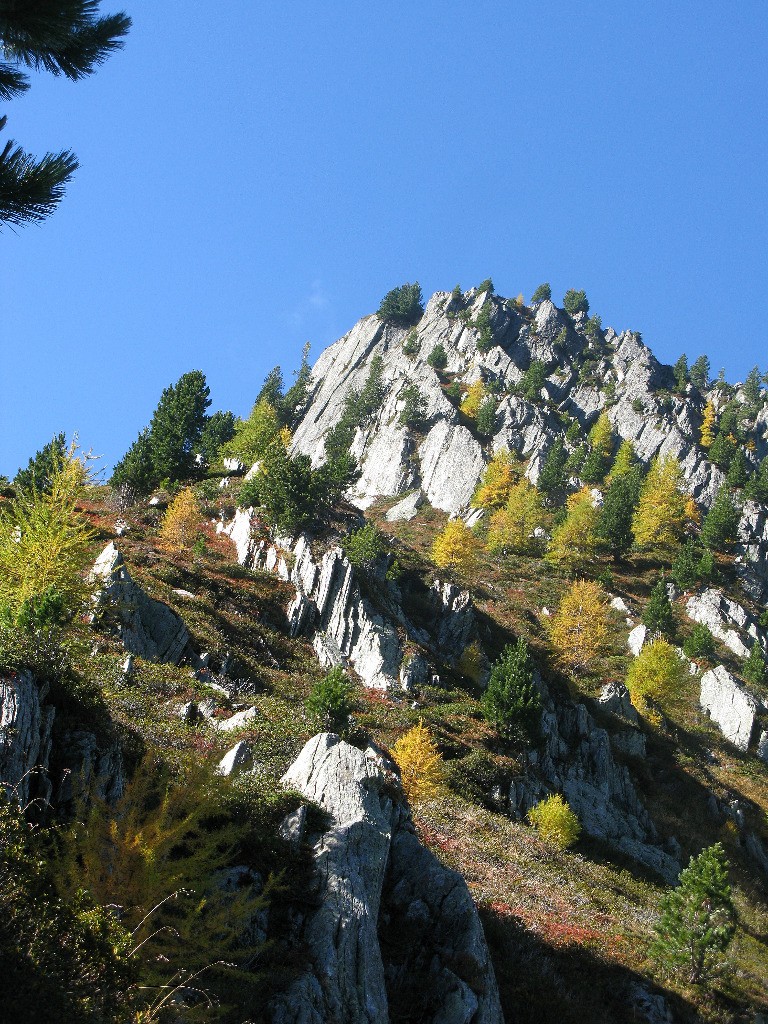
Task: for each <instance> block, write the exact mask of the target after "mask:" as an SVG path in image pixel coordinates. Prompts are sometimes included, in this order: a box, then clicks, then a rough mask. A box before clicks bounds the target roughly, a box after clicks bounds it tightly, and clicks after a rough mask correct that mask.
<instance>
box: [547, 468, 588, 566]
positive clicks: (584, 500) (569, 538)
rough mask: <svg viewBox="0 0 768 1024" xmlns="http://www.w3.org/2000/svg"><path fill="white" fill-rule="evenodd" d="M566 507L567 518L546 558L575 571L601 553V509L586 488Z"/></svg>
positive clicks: (574, 496)
mask: <svg viewBox="0 0 768 1024" xmlns="http://www.w3.org/2000/svg"><path fill="white" fill-rule="evenodd" d="M566 507H567V510H568V511H567V514H566V517H565V519H564V520H563V522H562V523H561V524H560V525H559V526H558V527H556V528H555V530H554V532H553V533H552V540H551V542H550V545H549V549H548V551H547V553H546V555H545V556H544V557H545V559H546V561H547V562H549V563H550V565H556V566H560V567H561V568H564V569H567V570H569V571H571V572H572V571H574V570H576V569H582V568H584V567H586V566H587V565H590V564H591V563H592V562H594V560H595V558H596V556H597V552H598V549H599V539H598V535H597V524H598V520H599V512H598V510H597V509H596V508H595V503H594V500H593V498H592V495H591V494H590V493H589V490H588V489H587V488H586V487H584V488H582V490H580V491H578V492H577V493H576V494H572V495H571V496H570V497H569V498H568V502H567V505H566Z"/></svg>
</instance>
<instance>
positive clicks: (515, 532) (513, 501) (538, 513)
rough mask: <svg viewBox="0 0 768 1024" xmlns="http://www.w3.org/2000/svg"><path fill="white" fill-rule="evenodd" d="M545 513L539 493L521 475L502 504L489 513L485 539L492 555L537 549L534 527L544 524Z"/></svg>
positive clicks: (537, 543)
mask: <svg viewBox="0 0 768 1024" xmlns="http://www.w3.org/2000/svg"><path fill="white" fill-rule="evenodd" d="M545 521H546V512H545V511H544V501H543V499H542V496H541V493H540V492H539V491H538V490H537V489H536V488H535V487H534V486H533V484H531V483H530V482H529V481H528V480H526V479H525V477H523V478H522V479H521V480H519V481H518V482H517V483H516V484H514V486H513V487H512V489H511V490H510V492H509V496H508V498H507V501H506V504H505V505H504V507H503V508H500V509H497V510H496V512H494V513H493V515H492V516H491V521H490V524H489V526H488V537H487V540H486V543H487V546H488V550H489V551H491V552H492V553H493V554H502V553H507V552H513V553H515V554H526V553H528V552H531V551H534V550H535V549H536V548H537V547H539V549H540V547H541V546H540V542H539V541H538V540H537V538H535V537H534V536H533V533H534V530H537V529H540V528H542V527H543V526H544V523H545Z"/></svg>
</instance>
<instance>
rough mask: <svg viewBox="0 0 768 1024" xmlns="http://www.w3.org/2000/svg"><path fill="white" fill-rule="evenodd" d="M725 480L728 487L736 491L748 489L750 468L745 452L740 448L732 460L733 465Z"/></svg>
mask: <svg viewBox="0 0 768 1024" xmlns="http://www.w3.org/2000/svg"><path fill="white" fill-rule="evenodd" d="M725 479H726V483H727V484H728V486H729V487H731V488H733V489H735V490H741V488H742V487H746V485H747V481H748V480H749V466H748V464H747V460H746V457H745V455H744V452H742V450H741V449H740V448H739V449H738V450H737V451H736V453H735V454H734V456H733V458H732V459H731V464H730V466H729V467H728V472H727V474H726V477H725Z"/></svg>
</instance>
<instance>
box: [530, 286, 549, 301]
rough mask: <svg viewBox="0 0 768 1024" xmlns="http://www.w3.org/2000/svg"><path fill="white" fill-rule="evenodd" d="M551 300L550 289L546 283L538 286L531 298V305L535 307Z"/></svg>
mask: <svg viewBox="0 0 768 1024" xmlns="http://www.w3.org/2000/svg"><path fill="white" fill-rule="evenodd" d="M551 298H552V289H551V288H550V287H549V284H548V283H545V284H540V285H539V287H538V288H537V289H536V291H535V292H534V293H533V295H532V296H531V305H532V306H535V305H536V303H537V302H546V300H547V299H551Z"/></svg>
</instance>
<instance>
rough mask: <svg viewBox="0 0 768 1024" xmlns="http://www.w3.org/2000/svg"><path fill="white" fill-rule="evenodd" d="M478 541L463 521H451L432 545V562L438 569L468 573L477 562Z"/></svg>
mask: <svg viewBox="0 0 768 1024" xmlns="http://www.w3.org/2000/svg"><path fill="white" fill-rule="evenodd" d="M479 551H480V541H479V540H478V539H477V538H476V537H475V535H474V534H473V533H472V531H471V530H470V528H469V527H468V526H467V524H466V523H465V522H464V520H463V519H451V520H449V522H448V523H446V525H445V528H444V529H443V530H442V531H441V532H440V533H439V534H438V535H437V537H436V538H435V542H434V544H433V545H432V560H433V562H434V563H435V565H436V566H438V567H439V568H440V569H453V570H454V571H455V572H459V573H465V574H466V573H470V572H471V571H472V570H473V569H474V567H475V563H476V561H477V556H478V553H479Z"/></svg>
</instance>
